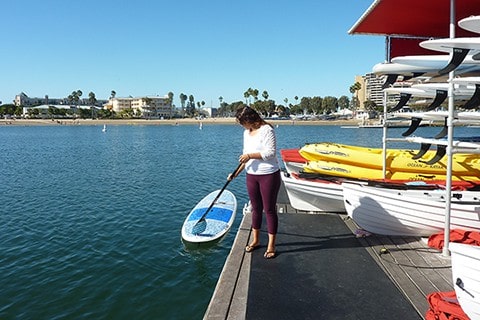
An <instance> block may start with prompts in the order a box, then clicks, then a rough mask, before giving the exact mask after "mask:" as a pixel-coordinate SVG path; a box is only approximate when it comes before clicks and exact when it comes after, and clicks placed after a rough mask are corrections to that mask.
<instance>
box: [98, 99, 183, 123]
mask: <svg viewBox="0 0 480 320" xmlns="http://www.w3.org/2000/svg"><path fill="white" fill-rule="evenodd" d="M104 107H105V108H107V109H110V110H112V111H115V112H116V113H120V112H122V111H124V110H128V109H132V110H133V112H134V113H135V114H140V115H141V116H142V117H143V118H170V117H171V116H172V115H173V114H172V112H173V110H172V106H171V103H170V101H169V99H168V96H164V97H158V96H146V97H137V98H133V97H128V98H116V97H115V98H110V100H108V102H107V103H106V104H105V105H104Z"/></svg>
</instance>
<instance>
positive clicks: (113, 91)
mask: <svg viewBox="0 0 480 320" xmlns="http://www.w3.org/2000/svg"><path fill="white" fill-rule="evenodd" d="M116 95H117V93H116V92H115V90H112V92H110V99H114V98H115V96H116Z"/></svg>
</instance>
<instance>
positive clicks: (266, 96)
mask: <svg viewBox="0 0 480 320" xmlns="http://www.w3.org/2000/svg"><path fill="white" fill-rule="evenodd" d="M262 97H263V99H265V101H266V100H267V99H268V92H267V90H264V91H263V92H262Z"/></svg>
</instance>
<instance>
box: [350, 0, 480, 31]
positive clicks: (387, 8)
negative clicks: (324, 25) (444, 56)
mask: <svg viewBox="0 0 480 320" xmlns="http://www.w3.org/2000/svg"><path fill="white" fill-rule="evenodd" d="M455 8H456V9H455V10H456V14H455V21H456V22H458V21H459V20H461V19H463V18H466V17H469V16H472V15H480V1H479V0H456V1H455ZM455 25H456V31H455V33H456V34H455V36H457V37H478V36H479V35H478V34H476V33H471V32H468V31H465V30H463V29H461V28H459V27H458V25H457V24H455ZM348 33H350V34H372V35H385V36H415V37H426V38H431V37H432V38H448V37H449V35H450V0H375V1H374V2H373V3H372V5H371V6H370V8H368V9H367V11H365V13H364V14H363V15H362V16H361V17H360V19H359V20H358V21H357V22H356V23H355V25H354V26H353V27H352V28H351V29H350V30H349V31H348Z"/></svg>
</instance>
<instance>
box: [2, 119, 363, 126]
mask: <svg viewBox="0 0 480 320" xmlns="http://www.w3.org/2000/svg"><path fill="white" fill-rule="evenodd" d="M268 122H269V123H272V124H274V125H277V124H278V125H329V126H339V125H342V126H343V125H357V124H358V121H357V120H334V121H331V120H329V121H326V120H268ZM200 123H202V124H203V125H212V124H236V122H235V119H234V118H209V119H203V120H196V119H172V120H159V119H154V120H147V119H95V120H92V119H77V120H72V119H55V120H51V119H1V120H0V126H4V125H13V126H59V125H70V126H73V125H80V126H82V125H87V126H103V125H104V124H105V125H107V126H110V125H194V124H198V125H200Z"/></svg>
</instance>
